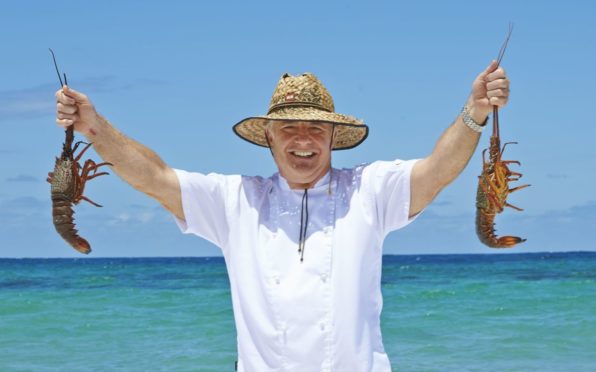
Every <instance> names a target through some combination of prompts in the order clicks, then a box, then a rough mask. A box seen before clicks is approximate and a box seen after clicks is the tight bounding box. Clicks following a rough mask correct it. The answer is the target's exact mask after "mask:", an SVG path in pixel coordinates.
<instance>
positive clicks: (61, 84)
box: [48, 48, 66, 88]
mask: <svg viewBox="0 0 596 372" xmlns="http://www.w3.org/2000/svg"><path fill="white" fill-rule="evenodd" d="M48 49H49V50H50V53H52V59H53V60H54V67H56V73H57V74H58V80H60V88H62V87H63V86H64V83H63V82H62V77H61V76H60V70H58V64H57V63H56V56H55V55H54V51H53V50H52V48H48ZM64 80H65V81H66V74H64Z"/></svg>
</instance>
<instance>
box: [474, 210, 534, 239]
mask: <svg viewBox="0 0 596 372" xmlns="http://www.w3.org/2000/svg"><path fill="white" fill-rule="evenodd" d="M494 221H495V215H494V214H487V213H485V212H484V211H482V210H481V209H477V210H476V234H477V235H478V238H479V239H480V241H481V242H482V243H484V244H486V245H487V246H488V247H490V248H512V247H513V246H515V245H516V244H519V243H523V242H525V241H526V239H522V238H520V237H518V236H510V235H506V236H501V237H499V236H497V235H496V234H495V228H494V227H495V222H494Z"/></svg>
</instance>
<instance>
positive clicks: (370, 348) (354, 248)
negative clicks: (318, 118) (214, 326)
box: [176, 160, 415, 372]
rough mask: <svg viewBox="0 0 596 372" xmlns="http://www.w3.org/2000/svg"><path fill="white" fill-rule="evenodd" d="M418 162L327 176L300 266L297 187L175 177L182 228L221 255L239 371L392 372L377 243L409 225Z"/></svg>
mask: <svg viewBox="0 0 596 372" xmlns="http://www.w3.org/2000/svg"><path fill="white" fill-rule="evenodd" d="M414 163H415V160H410V161H402V160H395V161H377V162H374V163H371V164H369V165H361V166H357V167H355V168H352V169H341V170H340V169H332V170H331V171H330V172H329V173H327V175H326V176H325V177H323V178H322V179H321V180H320V181H319V182H318V183H317V184H316V185H315V186H314V187H313V188H311V189H309V190H308V214H309V219H308V225H307V232H306V242H305V250H304V261H303V262H300V254H299V253H298V240H299V236H300V218H301V217H300V215H301V205H302V204H301V203H302V198H303V194H304V190H292V189H290V188H289V186H288V183H287V182H286V180H285V179H284V178H283V177H281V176H280V175H279V174H275V175H273V176H272V177H270V178H262V177H248V176H239V175H230V176H225V175H220V174H213V173H212V174H208V175H203V174H200V173H189V172H186V171H183V170H176V174H177V176H178V179H179V181H180V187H181V192H182V206H183V209H184V216H185V221H182V220H179V219H177V223H178V225H179V227H180V229H181V230H182V231H183V232H184V233H192V234H196V235H199V236H201V237H203V238H205V239H207V240H209V241H211V242H213V243H214V244H215V245H217V246H219V247H220V248H221V249H222V252H223V255H224V257H225V261H226V266H227V270H228V275H229V278H230V286H231V293H232V304H233V308H234V318H235V324H236V331H237V343H238V370H239V371H251V372H252V371H258V372H261V371H299V372H309V371H390V370H391V367H390V364H389V359H388V358H387V354H386V353H385V350H384V348H383V342H382V338H381V327H380V314H381V309H382V306H383V299H382V296H381V258H382V245H383V240H384V238H385V236H386V235H387V234H388V233H389V232H390V231H392V230H396V229H399V228H401V227H403V226H405V225H406V224H408V223H409V222H410V221H411V219H409V218H408V214H409V209H410V173H411V170H412V166H413V165H414ZM330 182H331V192H330V193H329V183H330Z"/></svg>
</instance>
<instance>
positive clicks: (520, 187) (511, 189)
mask: <svg viewBox="0 0 596 372" xmlns="http://www.w3.org/2000/svg"><path fill="white" fill-rule="evenodd" d="M529 186H530V185H522V186H517V187H512V188H510V189H509V193H510V194H511V193H512V192H514V191H517V190H521V189H525V188H526V187H529Z"/></svg>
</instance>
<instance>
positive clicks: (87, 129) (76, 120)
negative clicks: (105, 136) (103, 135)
mask: <svg viewBox="0 0 596 372" xmlns="http://www.w3.org/2000/svg"><path fill="white" fill-rule="evenodd" d="M56 123H57V124H58V125H59V126H61V127H63V128H67V127H69V126H71V125H74V129H75V130H76V131H77V132H80V133H82V134H83V135H84V136H86V137H90V136H93V135H95V130H94V129H93V128H96V127H97V126H98V125H99V121H98V117H97V112H96V111H95V107H94V106H93V104H92V103H91V101H90V100H89V98H87V96H86V95H84V94H83V93H79V92H77V91H76V90H74V89H71V88H69V87H68V86H66V85H65V86H64V87H62V88H61V89H60V90H58V91H57V92H56Z"/></svg>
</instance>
